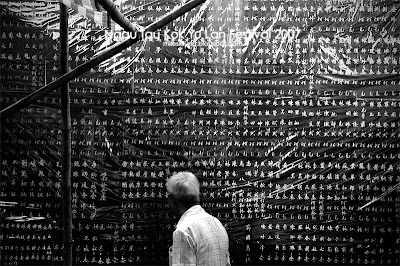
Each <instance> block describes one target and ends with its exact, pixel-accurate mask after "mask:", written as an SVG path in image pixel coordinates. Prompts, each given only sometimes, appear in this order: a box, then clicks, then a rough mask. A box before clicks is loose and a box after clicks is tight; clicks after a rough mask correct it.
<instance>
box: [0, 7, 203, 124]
mask: <svg viewBox="0 0 400 266" xmlns="http://www.w3.org/2000/svg"><path fill="white" fill-rule="evenodd" d="M205 1H207V0H192V1H190V2H188V3H187V4H185V5H182V6H180V7H178V8H176V9H173V10H171V11H170V12H169V13H168V14H166V15H165V16H164V17H162V18H160V19H158V20H157V21H155V22H153V23H151V24H149V25H148V26H146V27H145V28H144V31H145V32H151V31H156V30H158V29H160V28H162V27H163V26H165V25H167V24H168V23H170V22H172V21H173V20H174V19H176V18H177V17H179V16H182V15H183V14H185V13H186V12H188V11H190V10H192V9H193V8H195V7H196V6H198V5H200V4H202V3H204V2H205ZM136 35H137V38H133V39H128V40H125V41H123V42H121V43H118V44H115V45H113V46H112V47H110V48H109V49H107V50H105V51H103V52H102V53H100V54H99V55H97V56H96V57H93V58H92V59H91V60H89V61H87V62H86V63H83V64H81V65H79V66H77V67H76V68H74V69H73V70H72V71H71V72H68V73H66V74H64V75H62V76H61V77H59V78H58V79H56V80H54V81H52V82H50V83H49V84H47V85H46V86H44V87H42V88H40V89H38V90H37V91H35V92H33V93H31V94H29V95H27V96H25V97H24V98H22V99H20V100H19V101H17V102H15V103H13V104H12V105H10V106H8V107H6V108H4V109H3V110H1V111H0V119H1V120H4V119H6V118H7V117H9V116H11V115H12V114H15V113H16V112H18V111H19V110H21V109H23V108H25V107H27V106H29V105H30V104H32V103H34V102H36V101H37V100H38V99H40V98H42V97H44V96H46V95H48V94H49V93H51V92H52V91H54V90H56V89H58V88H59V87H61V86H62V85H63V84H65V83H66V82H69V81H71V80H73V79H75V78H77V77H79V76H80V75H82V74H84V73H85V72H87V71H89V70H90V69H91V68H93V67H95V66H97V65H99V64H100V63H101V62H103V61H104V60H107V59H109V58H111V57H113V56H114V55H116V54H118V53H120V52H122V51H123V50H125V49H126V48H128V47H129V46H131V45H133V44H134V43H136V42H137V41H139V40H140V39H141V37H142V36H141V35H140V34H136Z"/></svg>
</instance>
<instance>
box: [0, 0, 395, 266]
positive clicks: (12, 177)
mask: <svg viewBox="0 0 400 266" xmlns="http://www.w3.org/2000/svg"><path fill="white" fill-rule="evenodd" d="M122 2H123V3H122V4H121V5H120V9H121V11H122V12H123V13H124V14H125V15H126V16H127V17H128V18H130V20H131V21H132V22H136V23H138V24H140V25H142V26H144V25H148V24H149V23H150V22H152V21H154V20H156V19H157V18H158V17H160V16H162V15H164V14H166V13H167V12H168V11H169V10H170V9H172V8H173V7H174V6H176V5H177V4H178V2H180V1H175V2H174V1H122ZM1 7H2V11H1V12H2V13H1V39H0V40H1V52H0V60H1V87H0V92H1V95H0V104H1V109H3V108H5V107H6V106H8V105H10V104H11V103H13V102H15V101H17V100H19V99H20V98H22V97H24V96H26V95H28V94H29V93H30V92H32V91H34V90H37V89H39V88H40V87H42V86H43V85H45V84H47V83H49V82H51V81H52V80H54V79H56V78H57V77H58V75H59V74H58V71H59V70H58V66H59V62H58V57H59V50H58V49H59V44H58V41H59V38H58V37H59V36H58V28H57V25H58V3H57V2H54V3H52V2H46V1H32V2H28V1H23V2H4V3H1ZM398 11H399V2H396V1H348V2H344V1H323V2H322V1H239V0H235V1H229V3H228V1H208V2H207V3H206V4H204V5H203V6H202V7H198V8H196V9H195V10H193V11H191V12H190V13H188V15H185V16H184V17H182V18H180V19H177V20H176V21H175V22H174V23H171V24H170V25H168V27H166V28H164V29H162V30H160V31H158V32H156V33H154V35H152V37H159V39H157V38H154V39H149V38H148V39H147V40H146V41H142V42H140V43H137V44H135V45H134V46H132V47H131V49H129V50H127V51H124V52H122V53H120V54H118V55H116V56H115V57H113V58H111V59H110V60H107V61H105V62H103V63H102V64H100V66H98V67H96V68H94V69H92V70H91V71H89V72H88V73H86V74H84V75H82V76H81V77H79V78H77V79H75V80H73V81H72V82H71V83H70V90H71V112H72V114H71V115H72V177H71V178H72V198H73V201H72V207H73V224H74V230H73V238H74V244H73V256H74V264H75V265H94V264H101V263H103V264H112V265H123V264H130V265H142V264H144V265H150V264H152V265H154V264H168V248H169V246H170V245H171V235H172V232H173V230H174V224H175V223H176V222H177V220H176V219H175V218H174V217H173V216H172V215H171V213H170V212H169V209H168V206H167V201H166V198H165V181H166V179H167V178H168V177H169V176H171V175H172V174H173V173H174V172H178V171H182V170H190V171H193V172H194V173H195V174H196V175H197V176H198V178H199V180H200V182H201V184H202V205H203V206H204V208H205V209H206V210H207V211H209V212H210V213H212V214H213V215H215V216H216V217H218V218H219V219H220V220H221V221H222V222H223V224H224V225H225V226H226V228H227V230H228V233H229V236H230V239H231V256H232V261H233V264H235V265H241V264H248V265H266V264H271V265H276V264H283V265H285V264H310V265H328V264H343V265H348V264H370V265H375V264H382V265H398V264H399V257H400V254H399V250H400V238H399V234H400V226H399V213H400V212H399V204H400V196H399V191H400V190H399V182H400V177H399V170H400V165H399V159H400V155H399V141H398V140H399V137H400V131H399V126H400V119H399V117H400V112H399V104H400V102H399V100H400V97H399V83H400V82H399V78H398V76H399V75H398V74H399V61H400V58H399V51H398V50H399V42H400V39H399V23H398V19H399V12H398ZM69 21H70V36H69V40H70V60H69V63H70V66H71V68H74V67H76V66H77V65H79V64H81V63H83V62H85V61H86V60H88V59H90V58H92V57H93V56H95V55H96V54H98V53H99V52H100V51H102V50H104V49H106V48H107V47H109V46H110V45H112V44H114V43H116V42H117V41H119V40H118V38H117V37H118V36H119V35H118V34H119V33H117V34H115V35H113V34H112V33H111V32H110V31H109V30H108V29H106V28H103V27H101V26H98V25H95V24H94V23H92V22H91V21H90V20H86V19H84V18H82V17H80V16H79V15H77V14H75V13H74V12H72V11H71V12H70V17H69ZM178 32H179V34H180V35H179V36H181V40H180V41H181V42H179V40H176V41H175V42H173V43H171V42H167V41H168V38H169V37H173V36H175V34H176V35H178ZM240 32H241V33H243V36H244V37H243V38H240V39H238V40H236V41H237V42H231V43H229V44H228V45H226V43H225V44H224V43H223V42H222V41H223V37H224V36H225V37H226V38H228V36H230V37H232V35H229V34H233V33H235V34H239V33H240ZM217 35H218V36H219V39H218V41H217V40H216V39H215V38H216V36H217ZM112 36H114V37H116V38H114V39H113V37H112ZM236 36H238V35H236ZM200 37H202V39H201V38H200ZM207 40H208V41H210V40H212V42H211V43H205V42H206V41H207ZM230 41H232V39H230ZM60 120H61V116H60V98H59V92H58V91H56V92H54V93H51V94H50V95H48V96H46V97H45V98H43V99H40V100H39V101H38V102H37V103H35V104H33V105H31V106H29V107H27V108H25V109H23V110H21V111H20V112H18V113H16V114H15V115H12V116H10V117H8V118H7V119H5V120H4V122H2V123H1V147H0V148H1V164H0V165H1V192H0V193H1V194H0V196H1V206H0V209H1V227H0V228H1V232H0V241H1V247H0V250H1V251H0V262H1V264H2V265H35V264H39V265H43V264H47V265H50V264H62V248H63V247H62V228H61V225H62V218H61V217H62V213H61V208H60V206H61V196H60V195H61V182H60V181H61V123H60Z"/></svg>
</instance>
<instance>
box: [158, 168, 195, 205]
mask: <svg viewBox="0 0 400 266" xmlns="http://www.w3.org/2000/svg"><path fill="white" fill-rule="evenodd" d="M165 186H166V188H167V192H168V194H171V195H172V196H173V197H174V198H175V199H177V200H179V201H180V202H182V203H184V204H186V205H195V204H199V203H200V183H199V181H198V180H197V178H196V176H195V175H194V174H193V173H191V172H179V173H176V174H174V175H173V176H171V178H170V179H168V181H167V183H166V185H165Z"/></svg>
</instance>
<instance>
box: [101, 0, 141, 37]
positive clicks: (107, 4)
mask: <svg viewBox="0 0 400 266" xmlns="http://www.w3.org/2000/svg"><path fill="white" fill-rule="evenodd" d="M96 2H97V3H99V4H100V5H101V6H102V7H103V8H104V9H105V10H106V11H107V13H108V14H109V15H110V17H111V19H112V20H114V21H115V22H116V23H118V25H120V26H121V27H122V28H123V29H124V30H126V31H132V32H135V31H137V28H136V27H135V26H134V25H133V24H132V23H131V22H130V21H129V20H128V19H127V18H126V17H125V16H124V15H123V14H122V13H121V12H120V11H119V10H118V8H117V6H116V5H115V4H114V2H112V1H111V0H96Z"/></svg>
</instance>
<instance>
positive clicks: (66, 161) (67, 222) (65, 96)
mask: <svg viewBox="0 0 400 266" xmlns="http://www.w3.org/2000/svg"><path fill="white" fill-rule="evenodd" d="M68 56H69V45H68V7H66V6H65V5H63V4H61V3H60V76H61V75H64V74H65V73H67V72H68ZM60 97H61V129H62V155H61V165H62V169H61V171H62V175H61V190H62V217H63V220H62V224H63V243H64V250H63V265H66V266H71V265H72V241H73V238H72V206H71V202H72V197H71V106H70V96H69V82H65V83H64V84H63V85H62V86H61V89H60Z"/></svg>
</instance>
